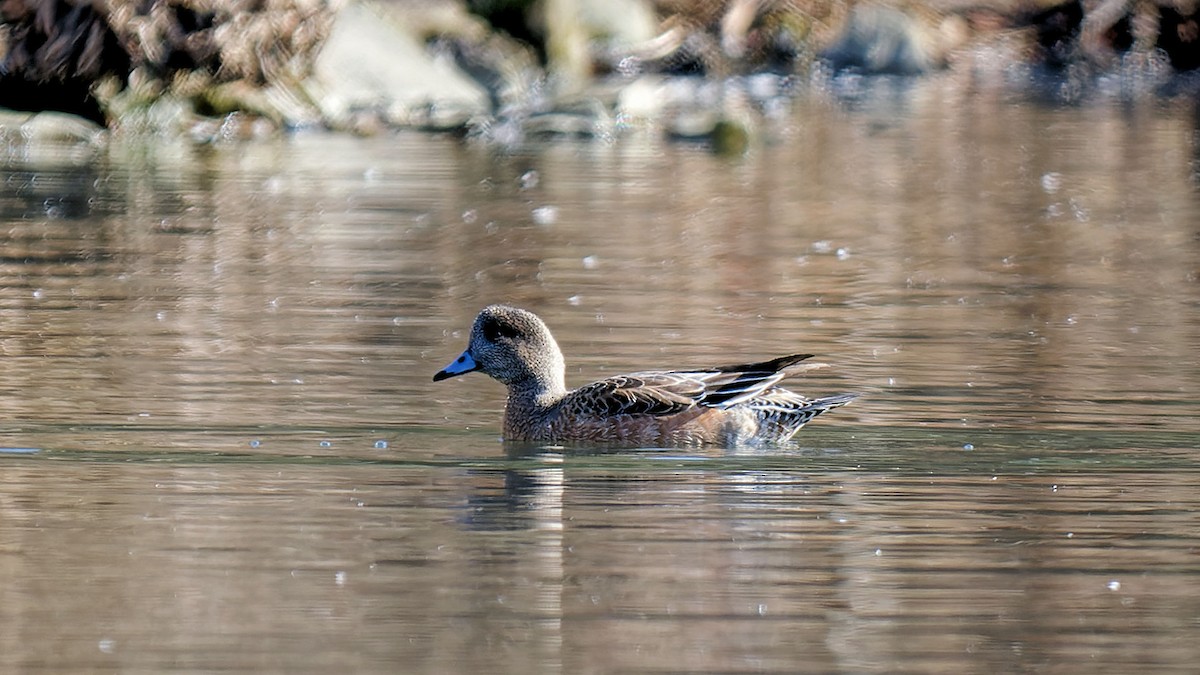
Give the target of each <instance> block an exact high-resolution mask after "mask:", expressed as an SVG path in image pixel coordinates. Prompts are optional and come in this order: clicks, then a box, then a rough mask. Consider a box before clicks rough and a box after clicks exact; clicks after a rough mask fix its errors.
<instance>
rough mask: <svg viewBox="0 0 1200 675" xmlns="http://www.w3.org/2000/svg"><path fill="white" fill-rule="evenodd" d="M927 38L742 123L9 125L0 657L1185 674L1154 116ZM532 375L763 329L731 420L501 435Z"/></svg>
mask: <svg viewBox="0 0 1200 675" xmlns="http://www.w3.org/2000/svg"><path fill="white" fill-rule="evenodd" d="M959 91H961V87H959V86H958V85H947V84H945V83H942V82H939V81H938V80H936V79H934V80H930V81H928V82H925V83H922V84H920V85H919V86H916V87H913V88H911V89H909V90H905V91H900V90H888V88H887V87H883V88H882V89H881V91H879V92H875V93H874V94H869V95H864V96H862V97H861V98H858V99H856V100H854V101H853V102H846V101H832V100H829V99H827V98H825V97H822V96H817V95H814V96H811V97H807V98H804V99H801V100H799V101H796V102H795V103H794V106H793V108H792V109H791V110H790V111H788V112H787V113H786V114H784V115H783V116H782V117H780V118H778V119H777V120H775V121H774V122H772V123H769V124H767V125H766V128H765V135H764V138H765V142H764V143H763V144H761V145H760V146H758V147H756V148H755V149H754V151H753V152H752V153H751V154H750V155H749V156H748V157H746V158H744V159H727V158H720V157H715V156H713V155H711V154H709V153H708V152H707V151H706V150H705V149H704V148H702V147H696V146H689V145H672V144H664V143H662V142H660V141H659V140H658V135H657V134H651V133H647V134H644V135H641V134H636V133H635V134H630V135H628V136H625V137H623V138H621V139H620V140H618V141H617V142H602V141H596V142H582V141H564V140H559V141H555V142H553V143H548V144H545V145H534V146H530V147H527V148H523V149H519V150H509V151H500V150H496V149H489V148H485V147H482V146H477V145H473V144H465V143H463V142H461V141H459V140H456V139H453V138H449V137H439V136H429V135H420V134H400V135H396V136H391V137H384V138H371V139H356V138H348V137H344V136H325V135H317V134H314V135H300V136H295V137H291V138H288V139H282V140H278V141H264V142H256V143H247V144H236V145H228V146H218V147H215V148H195V147H192V146H189V145H187V144H183V143H172V142H163V141H153V142H152V141H148V140H117V141H115V142H113V143H112V144H111V145H109V146H108V147H104V148H100V149H96V150H93V151H88V150H86V149H80V148H68V149H54V148H48V147H41V146H37V147H34V146H27V145H21V144H17V145H12V146H9V148H8V150H7V154H5V155H4V156H3V163H4V174H3V175H4V181H3V184H2V185H0V228H3V229H2V230H0V231H2V232H3V234H4V236H3V240H2V246H3V248H2V250H0V357H2V358H0V420H3V422H2V423H0V446H3V448H4V449H3V451H0V481H2V486H3V487H2V490H0V570H2V572H3V578H4V579H5V581H4V583H3V584H0V627H2V630H0V671H4V672H24V671H44V672H105V671H121V672H130V673H161V672H169V671H179V672H215V671H231V672H289V673H295V672H314V673H325V672H381V673H382V672H412V673H434V672H437V673H442V672H511V673H621V672H628V673H634V672H656V673H675V672H711V673H731V672H778V673H790V672H843V673H868V672H870V673H898V672H922V673H931V672H946V673H968V672H971V673H992V672H1046V673H1066V672H1083V673H1105V672H1111V673H1122V672H1130V671H1131V670H1134V669H1150V670H1153V671H1154V672H1192V671H1193V670H1194V668H1195V664H1196V663H1197V662H1200V643H1198V642H1197V640H1196V639H1195V636H1196V635H1197V631H1198V630H1200V357H1198V356H1197V354H1198V353H1200V313H1198V311H1197V310H1198V308H1200V130H1198V127H1200V122H1198V117H1200V116H1198V115H1197V113H1196V110H1195V108H1194V107H1193V106H1192V105H1191V104H1186V103H1175V102H1161V101H1160V102H1146V103H1137V104H1127V105H1120V104H1116V103H1103V102H1101V103H1090V104H1086V105H1081V106H1078V107H1073V108H1053V107H1047V106H1044V105H1039V104H1036V103H1031V102H1029V101H1028V100H1026V99H1023V98H1021V97H1012V96H1008V95H1001V94H995V93H987V92H977V93H974V94H969V95H964V94H960V93H957V92H959ZM498 300H504V301H509V302H512V303H515V304H520V305H523V306H526V307H529V308H531V309H534V310H536V311H538V312H539V313H541V314H542V315H543V316H544V317H545V318H546V320H547V322H548V323H549V324H550V326H551V328H552V329H554V331H555V333H556V335H557V337H558V339H559V342H560V344H561V345H562V347H563V349H564V351H565V352H566V354H567V357H568V380H569V382H570V383H573V384H581V383H584V382H586V381H589V378H595V377H599V376H602V375H606V374H612V373H614V372H619V371H622V370H636V369H644V368H652V367H658V366H675V367H681V366H690V365H703V364H711V363H715V362H726V361H730V360H734V359H737V358H745V359H747V360H757V359H761V358H767V357H770V356H774V355H777V354H780V353H785V352H790V351H798V350H803V351H809V352H813V353H816V354H819V355H820V358H821V359H822V360H824V361H826V362H828V363H829V364H830V365H831V367H830V368H828V369H825V370H821V371H818V372H815V373H812V374H810V375H808V376H807V377H806V378H804V379H803V380H800V381H797V382H795V383H794V384H795V388H798V389H801V390H803V391H804V392H806V393H810V394H823V393H837V392H842V391H861V392H864V393H865V396H864V397H863V398H862V399H861V400H860V401H857V402H856V403H855V404H854V405H852V406H849V407H847V408H843V409H840V410H837V411H835V412H832V413H830V414H829V415H827V416H825V417H822V418H821V419H819V420H818V421H817V422H815V423H813V425H812V426H810V427H809V428H807V429H806V430H805V431H803V432H802V433H801V435H800V436H798V437H797V443H796V444H795V445H794V446H791V447H786V448H780V449H778V450H776V451H770V452H766V451H761V450H759V451H756V452H753V453H749V452H739V451H734V450H728V451H726V450H712V451H704V452H690V451H689V452H673V451H651V450H646V451H636V452H621V453H587V452H582V451H573V452H569V453H566V454H564V453H562V452H560V451H555V450H538V449H529V448H506V447H505V446H504V445H502V444H501V443H500V442H499V440H498V433H499V432H498V430H499V425H500V411H501V408H502V405H503V392H502V391H501V389H500V387H499V385H496V384H495V383H493V382H490V381H489V380H487V379H486V378H483V377H482V376H472V377H466V378H460V379H456V380H452V381H449V382H443V383H438V384H434V383H432V382H430V376H431V375H432V374H433V372H435V371H436V370H438V369H439V368H441V367H442V366H443V365H445V363H446V362H448V361H449V360H450V359H452V358H453V357H454V356H456V355H457V354H458V353H459V352H460V351H461V349H462V348H463V346H464V345H465V340H466V336H465V332H466V328H467V327H468V326H469V323H470V321H471V318H472V317H473V316H474V314H475V312H476V311H477V310H478V309H479V308H480V307H481V306H482V305H484V304H487V303H489V302H493V301H498Z"/></svg>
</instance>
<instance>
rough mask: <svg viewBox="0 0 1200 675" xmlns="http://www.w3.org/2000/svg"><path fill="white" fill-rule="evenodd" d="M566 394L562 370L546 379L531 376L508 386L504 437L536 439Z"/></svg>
mask: <svg viewBox="0 0 1200 675" xmlns="http://www.w3.org/2000/svg"><path fill="white" fill-rule="evenodd" d="M566 395H567V387H566V384H565V383H564V380H563V375H562V373H559V374H557V375H556V376H554V377H551V378H546V379H535V378H530V379H528V380H521V381H517V382H513V383H511V384H509V385H508V404H507V405H506V406H505V407H504V431H505V434H504V435H505V437H507V438H512V439H533V438H537V437H538V434H537V432H538V429H539V428H540V427H541V426H543V425H544V424H547V423H548V422H549V421H550V418H551V417H552V416H553V414H554V407H555V406H556V405H558V402H559V401H561V400H562V399H563V397H564V396H566Z"/></svg>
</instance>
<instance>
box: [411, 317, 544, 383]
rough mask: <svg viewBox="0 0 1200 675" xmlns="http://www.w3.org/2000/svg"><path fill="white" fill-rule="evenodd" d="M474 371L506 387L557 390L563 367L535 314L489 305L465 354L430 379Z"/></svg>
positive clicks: (439, 378)
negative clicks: (519, 385)
mask: <svg viewBox="0 0 1200 675" xmlns="http://www.w3.org/2000/svg"><path fill="white" fill-rule="evenodd" d="M476 370H478V371H481V372H483V373H485V374H487V375H490V376H491V377H492V378H494V379H496V380H499V381H500V382H502V383H504V384H506V385H511V384H529V385H531V386H539V387H546V388H551V389H561V388H562V387H563V384H562V380H563V371H564V370H565V365H564V363H563V357H562V352H561V351H559V349H558V343H557V342H555V341H554V336H553V335H551V334H550V329H549V328H546V324H544V323H542V320H541V319H539V318H538V317H537V316H536V315H535V314H533V313H532V312H527V311H525V310H523V309H518V308H516V307H509V306H507V305H489V306H487V307H484V308H483V309H482V310H481V311H480V312H479V315H478V316H476V317H475V324H474V325H473V326H472V327H471V341H470V344H468V346H467V350H466V351H464V352H463V353H462V354H461V355H460V356H459V357H458V358H457V359H455V360H454V361H453V362H451V363H450V365H448V366H446V367H445V368H443V369H442V370H440V371H438V373H437V374H436V375H434V376H433V379H434V381H435V382H436V381H438V380H445V379H447V378H451V377H455V376H457V375H465V374H466V373H470V372H473V371H476Z"/></svg>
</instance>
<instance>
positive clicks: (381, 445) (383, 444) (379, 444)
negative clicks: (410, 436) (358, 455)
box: [375, 441, 388, 450]
mask: <svg viewBox="0 0 1200 675" xmlns="http://www.w3.org/2000/svg"><path fill="white" fill-rule="evenodd" d="M387 446H388V442H387V441H375V449H376V450H386V449H387Z"/></svg>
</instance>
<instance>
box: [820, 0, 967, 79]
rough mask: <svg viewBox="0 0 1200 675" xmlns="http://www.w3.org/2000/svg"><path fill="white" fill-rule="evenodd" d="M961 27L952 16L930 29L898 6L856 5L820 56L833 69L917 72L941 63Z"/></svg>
mask: <svg viewBox="0 0 1200 675" xmlns="http://www.w3.org/2000/svg"><path fill="white" fill-rule="evenodd" d="M963 30H965V28H963V27H962V24H961V23H959V22H956V21H954V20H953V19H951V20H950V21H949V22H948V23H944V24H942V25H941V26H939V28H938V29H934V28H932V27H930V26H929V25H927V24H926V23H925V22H924V21H922V20H921V19H918V18H917V17H914V16H910V15H909V14H906V13H905V12H902V11H900V10H898V9H894V8H891V7H882V6H871V5H859V6H856V7H855V8H854V9H853V10H851V12H850V15H849V16H848V17H847V20H846V24H845V26H843V28H842V32H841V34H840V36H839V37H838V38H837V40H836V41H834V43H833V44H832V45H830V46H829V47H828V48H827V49H825V50H824V51H823V52H822V54H821V56H822V58H824V59H825V60H827V61H828V62H829V63H830V65H831V66H832V67H833V68H834V69H835V70H856V71H859V72H863V73H868V74H891V75H920V74H923V73H928V72H930V71H933V70H936V69H938V68H941V67H943V66H944V65H945V64H946V54H947V52H948V50H949V49H950V48H952V47H954V46H957V44H959V43H961V42H962V41H963V40H964V39H965V36H964V35H963V34H962V31H963Z"/></svg>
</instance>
